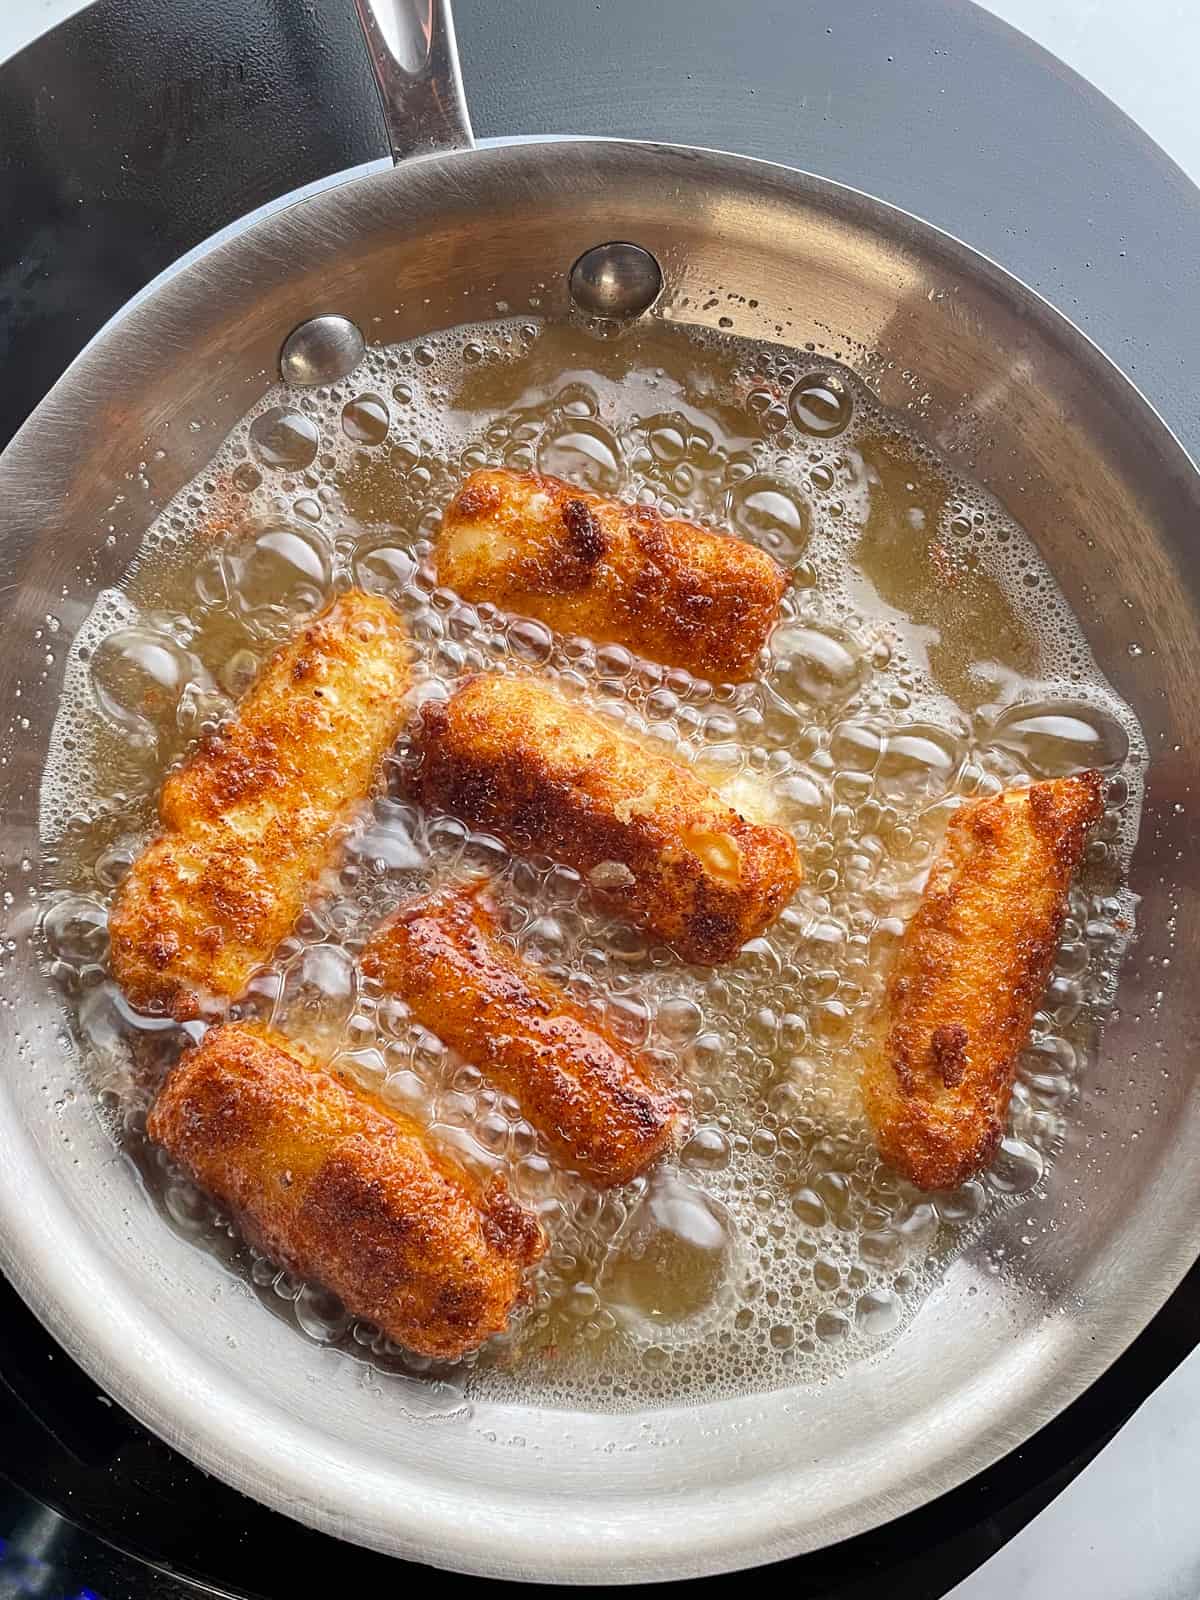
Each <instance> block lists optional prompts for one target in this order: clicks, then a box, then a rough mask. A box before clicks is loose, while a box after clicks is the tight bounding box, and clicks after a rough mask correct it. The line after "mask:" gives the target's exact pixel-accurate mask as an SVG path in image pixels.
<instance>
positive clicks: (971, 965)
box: [863, 772, 1104, 1189]
mask: <svg viewBox="0 0 1200 1600" xmlns="http://www.w3.org/2000/svg"><path fill="white" fill-rule="evenodd" d="M1103 811H1104V800H1103V793H1102V783H1101V778H1100V775H1099V773H1096V772H1085V773H1082V774H1080V775H1078V776H1075V777H1069V778H1054V779H1051V780H1049V781H1047V782H1044V783H1035V784H1032V785H1031V786H1030V787H1029V788H1026V789H1012V790H1009V791H1008V792H1007V793H1006V794H1001V795H995V796H990V797H988V798H986V799H982V800H975V801H972V802H970V803H969V804H967V805H964V806H961V807H960V808H959V809H958V810H957V811H955V812H954V813H953V814H952V816H951V818H950V822H949V826H948V827H947V830H946V839H945V843H944V844H943V847H942V850H941V853H940V854H939V856H938V857H937V859H936V861H935V862H934V865H933V868H932V870H931V871H930V874H929V880H928V882H927V884H926V886H925V891H924V894H923V896H922V899H921V903H920V905H919V906H918V907H917V910H916V913H915V915H914V916H913V918H912V921H911V922H910V923H909V925H908V927H907V928H906V929H905V931H904V935H903V938H902V939H901V941H900V949H899V952H898V954H897V958H896V964H895V966H894V968H893V970H892V974H891V977H890V979H889V982H888V987H887V997H886V1004H885V1010H884V1014H883V1019H882V1027H881V1046H880V1048H879V1050H878V1051H877V1052H876V1053H875V1054H874V1055H873V1056H872V1057H871V1059H870V1060H869V1061H868V1063H867V1066H866V1069H865V1072H864V1077H863V1098H864V1103H865V1105H866V1110H867V1115H868V1117H869V1119H870V1122H871V1125H872V1127H873V1129H874V1132H875V1139H876V1143H877V1144H878V1146H879V1150H880V1153H881V1154H882V1155H883V1157H884V1159H885V1160H886V1161H888V1162H889V1163H890V1164H891V1165H892V1166H894V1167H895V1168H896V1169H897V1170H898V1171H899V1172H901V1173H902V1174H903V1175H904V1176H905V1177H906V1178H908V1179H909V1180H910V1181H911V1182H912V1183H914V1184H916V1185H917V1187H918V1188H921V1189H952V1188H954V1187H956V1186H957V1185H958V1184H960V1183H963V1182H965V1181H966V1179H968V1178H970V1177H972V1176H974V1174H976V1173H978V1172H980V1171H981V1170H982V1169H983V1168H984V1167H986V1166H987V1164H988V1162H989V1161H990V1160H991V1159H992V1156H993V1155H994V1154H995V1151H996V1146H997V1145H998V1144H999V1142H1000V1139H1001V1136H1002V1134H1003V1131H1004V1122H1005V1118H1006V1116H1007V1113H1008V1103H1009V1098H1010V1096H1011V1094H1012V1085H1013V1078H1014V1076H1015V1073H1016V1066H1017V1056H1018V1054H1019V1053H1020V1051H1021V1050H1022V1048H1023V1047H1024V1045H1025V1042H1026V1040H1027V1039H1028V1037H1029V1029H1030V1026H1031V1024H1032V1022H1033V1015H1034V1012H1035V1011H1036V1010H1037V1006H1038V1002H1039V1001H1040V1000H1041V998H1042V994H1043V992H1044V990H1045V987H1046V982H1047V979H1048V978H1049V976H1050V972H1051V969H1052V968H1053V965H1054V958H1055V953H1056V952H1057V949H1058V942H1059V938H1060V937H1061V934H1062V925H1063V919H1064V917H1065V915H1066V902H1067V890H1068V888H1069V887H1070V883H1071V878H1072V876H1073V874H1074V872H1075V869H1076V868H1077V867H1078V865H1079V862H1080V860H1081V858H1082V856H1083V849H1084V845H1085V843H1086V841H1087V835H1088V831H1089V829H1090V828H1091V827H1092V826H1093V825H1094V824H1095V823H1096V822H1097V821H1098V820H1099V818H1100V817H1101V816H1102V814H1103Z"/></svg>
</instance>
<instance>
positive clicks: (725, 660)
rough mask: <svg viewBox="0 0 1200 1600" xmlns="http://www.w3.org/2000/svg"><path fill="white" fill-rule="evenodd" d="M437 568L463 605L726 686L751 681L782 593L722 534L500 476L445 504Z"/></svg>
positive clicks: (475, 481) (538, 478) (542, 482)
mask: <svg viewBox="0 0 1200 1600" xmlns="http://www.w3.org/2000/svg"><path fill="white" fill-rule="evenodd" d="M437 563H438V582H439V583H442V584H445V585H446V586H447V587H449V588H451V589H456V590H457V591H458V593H459V594H461V595H462V596H463V598H464V599H467V600H472V601H476V602H479V601H488V602H490V603H491V604H492V605H496V606H499V607H500V608H501V609H502V610H505V611H517V612H522V613H524V614H525V615H526V616H531V617H539V618H540V619H541V620H542V621H543V622H546V623H549V625H550V626H551V627H552V628H556V629H557V630H558V631H559V632H560V633H568V634H585V635H587V637H588V638H590V639H594V640H595V641H596V642H597V643H619V644H625V645H628V646H629V648H630V649H631V650H634V651H636V652H637V653H638V654H639V655H645V656H650V657H651V658H653V659H654V660H655V661H663V662H666V663H667V664H668V665H670V666H676V667H684V668H686V669H687V670H688V671H689V672H694V673H696V674H697V675H698V676H700V677H702V678H713V679H718V680H724V681H732V682H737V681H740V680H742V679H744V678H749V677H751V676H752V675H753V672H754V666H755V662H756V661H757V659H758V654H759V651H760V650H761V649H762V647H763V645H764V644H765V643H766V639H767V635H768V634H769V633H770V631H771V628H772V625H773V624H774V622H775V619H776V616H777V615H778V612H779V601H780V598H781V597H782V595H783V591H784V589H785V588H786V587H787V576H786V574H785V573H784V571H783V569H782V568H781V567H779V566H778V565H777V564H776V562H774V561H773V560H772V559H771V557H770V556H769V555H767V554H766V553H765V552H764V551H762V550H756V549H755V547H754V546H753V545H750V544H747V543H746V542H745V541H744V540H742V539H737V538H735V537H734V536H733V535H732V534H730V533H720V532H715V531H714V530H713V529H711V528H701V527H698V526H697V525H696V524H695V523H692V522H683V521H680V520H677V519H668V518H665V517H663V516H661V515H660V514H659V512H657V511H656V510H654V508H653V507H652V506H631V505H625V504H623V503H622V502H621V501H618V500H609V499H605V498H604V497H602V496H601V495H595V494H588V493H587V492H586V491H585V490H583V489H576V488H575V487H574V486H573V485H572V484H569V483H563V482H562V481H561V480H560V479H558V478H549V477H545V476H543V475H541V474H539V473H536V472H513V471H511V470H509V469H508V468H497V469H487V470H484V471H479V472H473V473H472V474H471V476H470V477H469V478H468V479H467V481H466V483H465V484H464V485H463V486H462V488H461V489H460V490H459V491H458V493H457V494H456V495H455V497H454V499H453V500H452V501H451V502H450V504H449V505H448V506H447V507H446V511H445V513H444V515H443V517H442V531H441V534H440V536H439V539H438V548H437Z"/></svg>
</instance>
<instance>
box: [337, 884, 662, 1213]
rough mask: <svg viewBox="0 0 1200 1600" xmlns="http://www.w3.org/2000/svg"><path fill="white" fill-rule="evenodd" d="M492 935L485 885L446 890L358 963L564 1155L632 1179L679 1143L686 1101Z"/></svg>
mask: <svg viewBox="0 0 1200 1600" xmlns="http://www.w3.org/2000/svg"><path fill="white" fill-rule="evenodd" d="M495 935H496V923H495V917H494V914H493V910H492V907H491V905H490V904H489V902H488V899H487V896H486V893H485V892H484V891H482V890H481V889H479V888H475V889H471V888H468V887H465V886H461V887H458V888H453V889H446V890H442V891H441V892H439V893H436V894H431V895H424V896H421V897H419V898H417V899H416V900H412V901H409V902H408V904H406V905H404V906H402V907H401V908H400V910H399V911H398V912H397V913H396V915H395V916H394V917H392V918H391V919H390V920H389V921H388V922H386V923H384V924H383V926H382V927H380V928H379V929H378V930H377V931H376V933H375V934H374V935H373V937H372V938H371V940H370V942H369V943H368V945H367V947H366V949H365V950H364V951H363V954H362V970H363V972H364V973H366V975H367V976H368V977H369V978H373V979H375V980H376V981H378V982H379V983H381V984H382V985H383V987H384V988H385V989H387V990H388V991H389V992H390V993H392V994H397V995H399V996H400V997H401V998H402V999H403V1000H404V1001H405V1002H406V1003H407V1005H408V1007H409V1009H410V1010H411V1011H412V1013H413V1015H414V1016H415V1017H416V1019H417V1021H418V1022H419V1023H421V1025H422V1026H423V1027H426V1028H429V1029H431V1030H432V1031H433V1032H434V1033H436V1034H437V1035H438V1036H439V1037H440V1038H441V1039H443V1040H444V1041H445V1043H446V1044H448V1045H450V1046H451V1048H452V1049H454V1050H457V1051H458V1053H459V1054H460V1055H461V1056H464V1057H465V1058H466V1060H468V1061H471V1062H473V1063H474V1064H475V1065H476V1066H477V1067H479V1068H480V1069H481V1070H482V1071H483V1072H485V1073H486V1074H487V1075H488V1077H490V1078H491V1079H492V1080H493V1082H495V1083H497V1084H499V1085H500V1086H501V1088H503V1089H505V1090H506V1091H507V1092H508V1093H509V1094H511V1095H513V1096H514V1097H515V1098H516V1099H517V1100H518V1101H519V1102H520V1105H521V1108H522V1110H523V1111H524V1112H525V1114H526V1115H527V1116H528V1118H529V1120H530V1121H531V1122H532V1123H533V1125H534V1126H535V1127H536V1128H538V1129H539V1130H540V1131H541V1132H542V1133H543V1134H544V1135H545V1136H546V1139H547V1140H548V1142H549V1144H550V1146H551V1148H552V1149H553V1150H554V1152H555V1154H556V1155H557V1156H558V1157H560V1158H561V1159H562V1160H563V1161H565V1162H567V1163H569V1164H570V1165H571V1166H573V1167H575V1168H576V1169H577V1170H578V1171H579V1172H581V1173H582V1174H583V1175H584V1176H585V1177H586V1178H588V1179H590V1180H591V1182H593V1183H594V1184H596V1185H597V1186H599V1187H602V1188H607V1187H609V1186H610V1185H612V1184H618V1183H628V1182H629V1181H630V1179H632V1178H635V1177H637V1175H638V1174H639V1173H640V1172H644V1171H645V1170H646V1168H647V1167H649V1166H650V1165H651V1164H652V1163H653V1162H655V1161H657V1160H658V1158H659V1156H661V1155H663V1154H664V1153H665V1152H666V1151H668V1150H670V1149H672V1148H673V1147H674V1145H675V1144H676V1143H677V1142H678V1140H679V1137H680V1134H681V1133H682V1130H683V1126H684V1121H685V1118H684V1113H683V1109H682V1107H681V1106H680V1104H679V1103H678V1101H677V1100H676V1099H675V1098H674V1097H673V1096H672V1095H670V1094H667V1093H665V1092H664V1091H663V1090H661V1089H658V1088H656V1087H655V1086H654V1085H653V1084H652V1083H651V1082H650V1081H648V1079H647V1077H646V1074H645V1071H644V1069H643V1068H642V1066H641V1065H640V1064H639V1063H638V1061H637V1060H636V1058H635V1057H634V1056H633V1055H631V1053H630V1052H629V1051H628V1050H627V1049H625V1047H624V1046H622V1045H621V1044H619V1043H618V1042H617V1040H616V1039H615V1038H614V1037H613V1035H612V1034H611V1033H610V1032H609V1031H608V1029H607V1028H605V1027H604V1025H603V1024H602V1023H600V1022H598V1021H597V1020H596V1018H595V1017H593V1016H590V1015H589V1014H588V1012H586V1011H585V1010H584V1009H583V1007H582V1006H580V1005H577V1004H576V1002H575V1001H574V1000H572V999H571V997H570V996H569V995H567V994H565V993H564V992H563V991H562V990H561V989H560V988H558V987H557V985H555V984H553V983H551V982H550V981H549V979H547V978H545V977H543V976H542V974H541V973H540V972H538V970H537V968H536V967H534V966H531V965H530V964H529V963H528V962H527V961H523V960H522V959H521V958H520V957H519V956H517V955H515V954H514V953H513V952H512V951H511V950H508V949H506V948H505V946H504V945H503V944H501V943H500V942H499V940H498V939H497V938H496V936H495Z"/></svg>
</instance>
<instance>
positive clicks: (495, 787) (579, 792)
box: [412, 673, 801, 965]
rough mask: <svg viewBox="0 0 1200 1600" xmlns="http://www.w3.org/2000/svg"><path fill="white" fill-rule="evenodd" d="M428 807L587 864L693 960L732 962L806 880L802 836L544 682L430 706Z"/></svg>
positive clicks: (596, 878)
mask: <svg viewBox="0 0 1200 1600" xmlns="http://www.w3.org/2000/svg"><path fill="white" fill-rule="evenodd" d="M415 747H416V750H417V751H418V753H419V755H420V766H419V768H418V769H417V771H416V772H415V774H414V777H413V780H412V784H413V790H414V793H415V795H416V796H417V798H418V799H419V800H420V801H421V802H422V803H423V804H425V805H427V806H430V807H439V808H440V809H442V810H444V811H448V812H450V813H452V814H453V815H454V816H456V817H459V818H461V819H462V820H463V821H464V822H467V823H468V824H470V826H472V827H475V828H483V829H486V830H488V831H489V832H492V833H495V834H498V835H499V836H500V838H502V839H503V840H505V842H506V843H508V844H509V845H510V846H512V847H513V848H515V849H518V850H526V851H533V852H537V853H542V854H545V855H548V856H552V857H554V858H555V859H556V860H558V861H562V862H565V863H566V864H567V865H568V866H571V867H574V868H575V869H576V870H577V871H578V872H580V873H582V874H584V875H585V876H586V877H587V879H588V882H589V884H590V886H591V887H592V889H593V891H594V892H595V893H596V894H597V896H598V897H599V898H600V899H601V900H602V901H603V902H604V903H605V904H607V905H609V906H611V907H612V908H613V909H614V910H616V911H618V912H619V913H620V914H621V915H622V916H625V917H627V918H628V919H629V920H630V921H632V922H635V923H637V924H639V925H640V926H642V927H644V928H648V929H650V930H651V931H653V932H654V933H655V934H657V935H658V936H659V937H660V938H662V939H664V940H665V941H666V942H667V943H668V944H671V945H673V946H674V948H675V949H676V950H677V951H678V953H679V954H680V955H681V956H682V957H683V958H684V960H686V961H696V962H704V963H708V964H714V965H715V964H717V963H719V962H722V961H728V960H729V959H730V958H731V957H732V956H734V955H735V954H736V953H737V951H738V950H740V949H741V947H742V945H743V944H745V943H746V941H747V940H748V939H753V938H756V937H757V935H758V934H760V933H761V932H762V931H763V929H764V928H765V927H766V926H767V924H768V923H770V922H771V921H773V920H774V918H775V917H776V916H777V915H778V914H779V912H780V911H781V910H782V909H783V907H784V906H785V905H786V904H787V902H788V900H790V899H791V897H792V894H793V893H794V892H795V890H796V888H797V886H798V885H799V883H800V878H801V867H800V855H799V852H798V850H797V848H796V842H795V840H794V839H793V838H792V837H791V835H790V834H788V833H785V832H784V831H783V829H781V828H774V827H766V826H763V825H761V824H757V823H752V822H747V821H746V820H745V818H744V817H741V816H739V814H738V813H737V812H736V811H734V810H732V809H731V807H729V806H728V805H726V804H725V802H724V801H723V800H722V799H721V798H720V796H719V795H716V794H714V793H713V791H712V790H711V789H709V788H708V787H707V786H706V785H705V784H703V783H701V782H700V780H699V779H698V778H697V777H695V776H694V774H693V773H691V772H689V771H688V769H687V768H686V767H683V766H681V765H680V764H679V763H678V762H676V761H671V760H669V759H668V758H667V757H666V756H663V755H659V754H658V753H657V752H655V751H653V750H649V749H647V748H645V747H644V746H643V745H641V744H639V743H638V742H637V741H636V740H634V739H632V738H630V737H629V736H628V735H627V734H622V733H621V732H620V731H619V730H618V729H616V728H614V727H612V726H611V725H610V724H609V723H606V722H603V721H601V719H600V718H599V717H596V716H593V715H591V714H590V713H589V712H587V711H585V710H583V709H582V707H580V706H578V705H575V704H574V703H573V702H571V701H570V700H567V699H566V698H564V697H563V696H562V695H561V694H559V693H558V692H557V690H555V689H553V688H551V687H550V686H549V685H548V684H546V683H543V682H540V681H539V680H537V679H535V678H528V677H517V676H502V675H500V674H488V673H485V674H480V675H479V676H477V677H474V678H469V679H467V681H466V682H465V683H464V684H463V685H462V686H461V687H460V688H459V689H458V690H456V692H455V693H454V694H453V695H451V697H450V699H449V700H447V701H441V702H429V703H427V704H426V705H425V706H424V707H423V709H422V713H421V717H420V721H419V723H418V726H417V728H416V731H415Z"/></svg>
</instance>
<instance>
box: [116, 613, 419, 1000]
mask: <svg viewBox="0 0 1200 1600" xmlns="http://www.w3.org/2000/svg"><path fill="white" fill-rule="evenodd" d="M408 659H409V657H408V647H407V644H406V642H405V637H404V629H403V626H402V624H401V621H400V618H399V616H398V614H397V613H396V611H395V610H394V609H393V607H392V606H391V605H390V603H389V602H388V601H387V600H384V599H380V598H378V597H376V596H373V595H367V594H363V593H361V592H360V591H358V590H352V591H351V592H350V593H349V594H347V595H344V596H343V597H342V598H341V599H340V600H338V601H337V602H336V603H335V604H334V605H333V606H332V607H331V608H330V609H329V610H328V611H326V612H324V613H323V614H322V615H321V616H319V617H317V618H315V619H314V620H313V621H311V622H308V623H306V624H305V625H304V626H303V627H302V628H301V629H300V631H299V632H298V633H297V634H296V636H295V637H294V638H292V639H291V640H289V642H288V643H287V644H285V645H284V646H283V647H282V649H280V650H279V651H277V652H276V654H275V655H274V656H273V657H272V658H271V660H270V661H268V662H267V664H266V665H265V666H264V667H263V669H262V671H261V673H260V674H259V676H258V679H257V681H256V682H255V683H254V685H253V687H252V688H251V689H250V690H249V692H248V693H247V694H246V696H245V698H244V700H243V701H242V703H241V705H240V706H239V708H238V713H237V716H236V717H235V718H234V720H233V721H232V722H230V723H229V724H228V725H227V726H226V727H224V728H222V729H221V730H220V732H219V733H217V734H216V735H214V736H213V737H212V738H211V739H209V740H207V741H205V743H204V744H202V745H201V746H200V748H199V749H198V750H197V751H196V752H195V754H194V755H193V756H192V757H191V758H190V759H189V760H188V761H187V762H186V763H185V764H184V765H183V766H182V767H180V768H179V769H178V770H177V771H175V772H173V773H171V774H170V776H169V777H168V778H167V780H166V782H165V783H164V784H163V789H162V795H161V797H160V800H159V813H160V816H161V818H162V823H163V832H162V834H161V835H160V836H159V837H158V838H157V839H156V840H154V842H153V843H152V844H151V845H149V846H148V848H147V849H146V850H145V851H144V852H143V853H142V855H141V856H140V857H139V858H138V860H137V861H135V862H134V864H133V866H132V868H131V869H130V871H129V873H128V875H127V877H126V878H125V880H124V882H123V883H122V885H121V888H120V891H119V892H118V895H117V899H116V902H115V904H114V906H113V909H112V915H111V918H110V920H109V932H110V936H111V940H112V970H113V975H114V976H115V977H116V979H117V981H118V983H120V985H121V987H122V988H123V989H124V991H125V993H126V995H127V996H128V997H129V999H130V1001H131V1002H132V1004H133V1005H134V1006H136V1007H137V1008H138V1009H139V1010H142V1011H161V1012H169V1013H172V1014H174V1015H175V1016H177V1017H179V1018H180V1019H183V1018H186V1017H193V1016H197V1015H199V1014H200V1013H201V1011H202V1010H203V1007H204V1003H205V1002H206V1001H207V1000H209V999H210V998H217V999H220V998H224V999H230V998H232V997H233V996H235V995H237V994H239V993H240V992H241V990H242V989H243V988H244V986H245V984H246V980H247V979H248V978H249V977H250V975H251V973H252V972H253V971H254V969H255V968H256V967H258V966H260V965H261V964H262V963H263V962H264V961H266V960H268V959H269V957H270V955H271V952H272V951H273V950H274V949H275V946H276V945H277V944H278V943H279V941H280V940H281V939H282V938H283V937H284V936H285V935H286V934H287V933H288V932H289V930H290V929H291V927H292V925H293V923H294V922H295V920H296V918H297V916H298V915H299V913H300V911H301V909H302V906H303V903H304V898H305V895H306V894H307V892H308V890H309V889H310V888H311V886H312V884H313V882H314V881H315V879H316V878H317V876H318V874H319V873H320V872H321V870H322V868H323V867H325V866H326V865H327V863H328V862H329V860H330V859H331V857H332V855H333V854H334V852H335V850H336V847H337V830H338V829H339V827H340V826H341V825H343V824H344V823H346V822H347V821H348V820H349V817H350V815H351V813H352V811H353V808H354V806H355V805H356V804H357V803H358V802H359V801H361V800H362V799H364V798H365V796H366V795H367V794H368V793H369V791H370V788H371V786H372V784H373V783H374V781H375V777H376V773H377V771H378V768H379V763H380V761H381V760H382V758H383V756H384V754H385V752H386V751H387V749H388V748H389V746H390V745H391V743H392V741H393V740H394V739H395V737H396V734H397V732H398V731H399V726H400V722H401V718H402V707H401V701H402V697H403V694H404V691H405V689H406V687H407V683H408Z"/></svg>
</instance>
